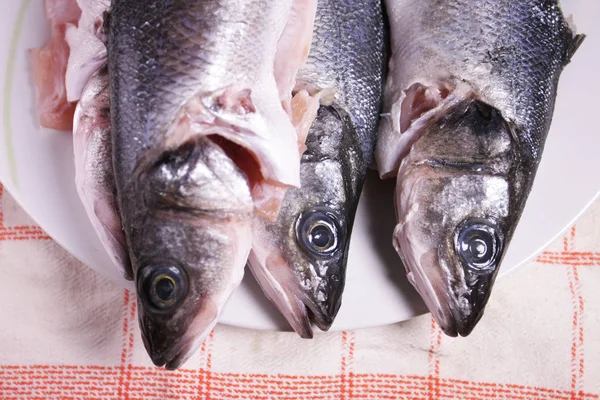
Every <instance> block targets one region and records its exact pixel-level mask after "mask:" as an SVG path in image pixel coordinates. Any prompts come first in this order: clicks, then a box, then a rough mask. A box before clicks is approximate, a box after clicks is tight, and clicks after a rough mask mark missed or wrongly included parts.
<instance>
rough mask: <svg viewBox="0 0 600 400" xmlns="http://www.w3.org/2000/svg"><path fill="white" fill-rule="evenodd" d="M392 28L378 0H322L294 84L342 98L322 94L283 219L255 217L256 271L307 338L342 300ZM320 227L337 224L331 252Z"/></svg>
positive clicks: (331, 317) (253, 255)
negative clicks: (318, 235)
mask: <svg viewBox="0 0 600 400" xmlns="http://www.w3.org/2000/svg"><path fill="white" fill-rule="evenodd" d="M384 34H385V31H384V19H383V10H382V4H381V2H380V1H374V0H368V1H364V0H363V1H355V0H351V1H345V2H343V3H340V2H338V1H335V0H320V1H319V2H318V5H317V16H316V19H315V29H314V33H313V41H312V45H311V52H310V54H309V57H308V60H307V63H306V65H305V66H304V67H303V68H302V69H301V70H300V71H299V73H298V76H297V85H296V88H297V89H299V88H304V89H308V91H309V92H316V91H319V90H323V91H326V90H328V89H333V90H334V91H335V96H334V97H333V99H326V100H325V101H324V103H325V104H324V105H322V106H321V108H320V109H319V112H318V116H317V119H316V120H315V122H314V123H313V125H312V126H311V129H310V131H309V134H308V137H307V142H306V148H307V149H306V151H305V152H304V154H303V156H302V163H301V167H300V181H301V188H299V189H290V190H288V191H287V192H286V195H285V199H284V201H283V204H282V207H281V210H280V212H279V216H278V218H277V220H276V221H274V222H269V221H265V220H260V219H256V220H255V222H254V238H253V248H252V251H251V254H250V258H249V264H250V267H251V270H252V272H253V274H254V276H255V277H256V278H257V280H258V281H259V283H260V285H261V287H262V289H263V291H264V292H265V294H266V295H267V297H269V299H270V300H271V301H272V302H273V303H274V304H275V305H276V306H277V308H278V309H279V310H280V312H281V313H282V314H283V315H284V317H285V318H286V319H287V321H288V322H289V323H290V325H291V326H292V327H293V328H294V330H296V332H298V333H299V334H300V336H302V337H305V338H309V337H312V335H313V330H312V326H311V322H314V323H315V324H316V325H317V326H318V327H319V328H320V329H322V330H328V329H329V327H330V326H331V325H332V323H333V321H334V319H335V316H336V314H337V312H338V310H339V308H340V305H341V299H342V293H343V290H344V284H345V274H346V272H345V269H346V263H347V258H348V249H349V244H350V237H351V233H352V225H353V222H354V216H355V213H356V209H357V206H358V200H359V197H360V193H361V190H362V186H363V182H364V179H365V174H366V169H367V167H368V166H369V165H370V163H371V161H372V154H373V147H374V145H375V137H376V132H377V122H378V118H379V112H380V108H381V94H382V90H383V70H384V67H385V65H384V64H385V61H384V60H385V51H384V48H385V43H384V39H385V38H384ZM327 100H330V103H331V104H330V103H329V102H328V101H327ZM313 226H320V227H322V228H323V227H324V228H325V229H328V230H329V231H328V232H329V233H328V234H329V235H332V230H333V231H335V234H333V235H332V237H333V236H335V240H334V241H335V244H332V245H331V246H330V247H331V248H330V249H328V250H327V251H319V250H317V249H316V248H315V246H312V245H311V242H310V240H309V236H310V232H311V227H313ZM311 320H312V321H311Z"/></svg>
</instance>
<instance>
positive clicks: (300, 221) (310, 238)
mask: <svg viewBox="0 0 600 400" xmlns="http://www.w3.org/2000/svg"><path fill="white" fill-rule="evenodd" d="M338 221H339V217H338V216H337V214H336V213H335V212H334V211H333V210H330V209H328V208H325V207H320V208H314V209H311V210H308V211H305V212H303V213H302V214H299V215H298V218H297V219H296V242H297V243H298V244H299V245H300V246H301V247H302V249H303V250H304V251H305V252H306V253H307V254H310V255H314V256H317V257H328V256H330V255H332V254H334V253H335V252H336V250H337V249H338V248H339V246H340V243H341V241H342V240H343V231H341V230H340V225H339V222H338Z"/></svg>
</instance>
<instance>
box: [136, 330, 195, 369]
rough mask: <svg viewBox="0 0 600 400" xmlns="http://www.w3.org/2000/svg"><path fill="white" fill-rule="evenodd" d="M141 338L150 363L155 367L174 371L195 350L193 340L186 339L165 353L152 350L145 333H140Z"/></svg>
mask: <svg viewBox="0 0 600 400" xmlns="http://www.w3.org/2000/svg"><path fill="white" fill-rule="evenodd" d="M142 339H143V341H144V346H145V347H146V350H147V351H148V354H149V355H150V359H151V360H152V363H153V364H154V365H155V366H157V367H165V369H167V370H169V371H174V370H176V369H177V368H179V367H181V366H182V365H183V364H184V363H185V362H186V361H187V360H188V359H189V358H190V357H191V356H192V355H193V354H194V352H195V351H196V348H195V347H194V346H193V342H192V341H186V342H182V343H180V344H179V345H178V346H176V347H173V348H171V349H170V350H169V351H168V352H167V353H163V352H162V351H154V350H153V349H152V348H151V346H150V344H149V343H148V340H147V339H146V335H142Z"/></svg>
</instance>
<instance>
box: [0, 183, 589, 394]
mask: <svg viewBox="0 0 600 400" xmlns="http://www.w3.org/2000/svg"><path fill="white" fill-rule="evenodd" d="M599 222H600V202H598V203H596V204H595V205H594V206H593V207H592V208H591V209H590V210H589V211H588V212H586V214H585V215H584V216H583V217H582V218H581V219H580V220H579V221H578V222H577V224H576V225H575V226H573V227H572V228H571V229H569V230H568V232H567V233H566V234H565V236H564V237H561V238H560V240H558V241H556V242H555V243H554V244H553V245H552V246H551V247H550V248H548V249H547V250H546V251H545V252H544V253H543V254H542V255H540V256H539V257H537V259H536V260H535V261H534V262H531V263H529V264H528V265H527V266H525V267H523V268H522V269H519V270H517V271H516V272H514V273H512V274H509V275H508V276H506V277H503V278H501V279H500V280H498V281H497V283H496V287H495V290H494V293H493V295H492V297H491V299H490V301H489V304H488V307H487V311H486V313H485V315H484V317H483V319H482V320H481V322H480V323H479V325H478V326H477V328H476V329H475V330H474V332H473V333H472V334H471V335H470V336H468V337H467V338H449V337H446V336H444V335H443V334H442V332H441V331H440V329H439V328H438V327H437V326H436V325H435V323H434V322H433V320H432V318H431V316H430V315H424V316H421V317H418V318H415V319H413V320H410V321H406V322H402V323H398V324H395V325H390V326H383V327H378V328H373V329H364V330H357V331H346V332H332V333H325V334H317V335H316V337H315V338H314V339H313V340H303V339H300V338H299V337H297V335H295V334H294V333H286V332H265V331H252V330H245V329H239V328H233V327H228V326H222V325H217V327H216V328H215V330H214V331H213V332H212V333H211V335H210V337H209V338H208V339H207V340H206V342H205V343H204V344H203V346H202V348H201V349H200V351H198V352H197V353H196V354H195V355H194V356H193V357H192V359H191V360H190V361H189V362H188V363H186V364H185V365H184V367H183V368H182V369H180V370H177V371H174V372H169V371H165V370H163V369H159V368H156V367H154V366H153V365H152V364H151V363H150V361H149V358H148V357H147V355H146V353H145V350H144V348H143V344H142V342H141V339H140V332H139V328H138V326H137V317H136V304H135V297H134V295H133V294H132V293H130V292H127V291H124V290H122V289H120V288H118V287H116V286H115V285H114V284H112V283H111V282H110V281H108V280H107V279H105V278H103V277H102V276H100V275H98V274H96V273H95V272H94V271H92V270H91V269H89V268H86V267H85V266H84V265H82V264H81V263H80V262H78V261H76V260H75V259H74V258H73V257H72V256H70V255H69V254H68V253H67V252H66V251H64V250H63V249H62V248H60V247H59V246H58V245H57V244H56V243H54V242H53V241H52V240H51V238H50V237H49V236H48V235H46V234H45V233H44V232H43V230H41V229H40V228H39V227H37V226H35V224H34V223H33V222H32V221H31V220H30V218H29V217H28V216H27V215H26V213H25V212H24V211H23V210H21V209H20V208H19V207H18V205H17V204H16V203H15V202H14V200H13V199H12V198H11V197H10V196H9V195H8V194H7V193H6V192H5V191H2V189H1V187H0V299H1V300H0V399H58V398H60V399H63V398H65V399H66V398H103V399H214V400H218V399H342V400H345V399H517V398H518V399H565V400H566V399H573V400H575V399H585V400H587V399H598V396H599V394H600V223H599Z"/></svg>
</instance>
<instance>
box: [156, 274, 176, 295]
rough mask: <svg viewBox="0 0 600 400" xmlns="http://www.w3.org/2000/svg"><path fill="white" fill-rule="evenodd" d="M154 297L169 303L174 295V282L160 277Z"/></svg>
mask: <svg viewBox="0 0 600 400" xmlns="http://www.w3.org/2000/svg"><path fill="white" fill-rule="evenodd" d="M156 295H157V296H158V298H159V299H161V300H162V301H169V300H171V299H172V298H173V296H174V295H175V282H173V280H172V279H170V278H167V277H160V278H159V279H157V282H156Z"/></svg>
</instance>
